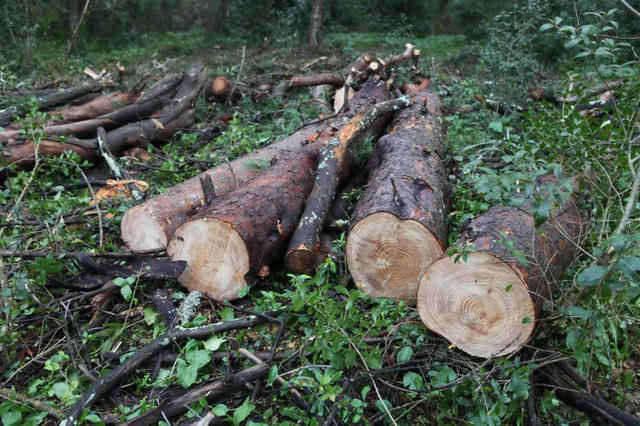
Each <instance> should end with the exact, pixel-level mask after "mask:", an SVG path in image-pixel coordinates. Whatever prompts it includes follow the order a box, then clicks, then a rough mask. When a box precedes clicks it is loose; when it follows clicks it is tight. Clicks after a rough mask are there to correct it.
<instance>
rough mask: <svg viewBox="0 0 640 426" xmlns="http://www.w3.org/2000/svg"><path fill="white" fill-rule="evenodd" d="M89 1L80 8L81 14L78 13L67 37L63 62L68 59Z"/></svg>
mask: <svg viewBox="0 0 640 426" xmlns="http://www.w3.org/2000/svg"><path fill="white" fill-rule="evenodd" d="M89 3H91V0H87V1H86V2H85V4H84V9H82V14H81V15H80V19H78V22H77V23H76V26H75V28H74V29H73V33H72V34H71V38H69V44H68V45H67V52H66V53H65V55H64V62H65V63H66V62H67V60H68V59H69V55H70V54H71V49H72V48H73V42H74V41H75V39H76V37H77V36H78V30H79V29H80V26H81V25H82V22H83V21H84V18H85V16H86V15H87V10H89Z"/></svg>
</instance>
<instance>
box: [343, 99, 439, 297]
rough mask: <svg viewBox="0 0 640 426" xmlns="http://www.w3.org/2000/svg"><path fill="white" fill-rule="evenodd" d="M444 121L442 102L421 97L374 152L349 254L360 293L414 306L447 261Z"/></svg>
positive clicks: (349, 243)
mask: <svg viewBox="0 0 640 426" xmlns="http://www.w3.org/2000/svg"><path fill="white" fill-rule="evenodd" d="M440 117H441V108H440V100H439V98H438V96H437V95H436V94H434V93H433V92H430V91H428V90H425V91H422V92H419V93H418V94H416V96H415V97H414V98H413V105H412V106H411V107H410V108H408V109H406V110H404V111H401V112H400V114H398V115H397V116H396V118H395V120H394V127H393V130H392V131H391V132H389V134H387V135H385V136H383V137H382V138H380V140H379V141H378V142H377V144H376V147H375V150H374V159H373V162H374V163H375V168H374V169H373V170H372V172H371V175H370V177H369V183H368V185H367V187H366V190H365V191H364V193H363V194H362V196H361V198H360V201H359V202H358V204H357V205H356V209H355V212H354V217H353V220H352V228H351V231H350V233H349V236H348V238H347V248H346V252H345V253H346V257H347V263H348V265H349V270H350V271H351V275H352V276H353V279H354V281H355V283H356V285H357V286H358V287H359V288H360V289H362V290H363V291H364V292H365V293H367V294H369V295H371V296H372V297H390V298H394V299H400V300H406V301H409V302H415V299H416V295H417V293H418V283H419V282H420V279H421V278H422V275H423V274H424V272H425V270H426V269H427V268H428V267H429V266H430V265H431V263H433V262H434V261H435V260H437V259H439V258H440V257H442V255H443V252H444V248H445V246H446V243H447V223H446V217H447V214H448V210H449V208H448V204H449V203H448V201H447V200H448V197H447V191H446V185H447V183H446V173H445V168H444V165H443V162H442V158H443V156H444V150H445V141H444V136H443V133H442V126H441V124H440Z"/></svg>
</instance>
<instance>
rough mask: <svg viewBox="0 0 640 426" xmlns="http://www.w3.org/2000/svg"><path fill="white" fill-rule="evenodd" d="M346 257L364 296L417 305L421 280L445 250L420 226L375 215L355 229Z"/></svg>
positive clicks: (387, 216) (383, 215)
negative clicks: (391, 299)
mask: <svg viewBox="0 0 640 426" xmlns="http://www.w3.org/2000/svg"><path fill="white" fill-rule="evenodd" d="M346 255H347V261H348V264H349V270H350V271H351V275H352V276H353V279H354V281H355V283H356V285H357V286H358V287H359V288H360V289H361V290H363V291H364V292H365V293H367V294H369V295H370V296H372V297H389V298H393V299H398V300H406V301H408V302H410V303H415V300H416V295H417V293H418V283H419V281H420V278H421V277H422V275H423V274H424V272H425V270H426V269H427V268H428V267H429V266H430V265H431V264H432V263H433V262H434V261H435V260H437V259H439V258H440V257H442V255H443V249H442V246H441V245H440V243H439V242H438V240H437V239H436V238H435V237H434V236H433V234H432V233H431V231H429V230H428V229H427V228H426V227H425V226H424V225H422V224H420V223H419V222H417V221H415V220H402V219H399V218H398V217H396V216H395V215H393V214H390V213H375V214H372V215H369V216H367V217H365V218H364V219H362V220H360V221H359V222H358V223H357V224H356V225H355V226H354V227H353V229H352V230H351V232H350V233H349V237H348V239H347V251H346Z"/></svg>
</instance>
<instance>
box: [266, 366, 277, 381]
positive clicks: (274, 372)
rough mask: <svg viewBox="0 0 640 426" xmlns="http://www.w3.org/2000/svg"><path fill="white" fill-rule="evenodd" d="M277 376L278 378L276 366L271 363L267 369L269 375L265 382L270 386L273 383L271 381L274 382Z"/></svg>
mask: <svg viewBox="0 0 640 426" xmlns="http://www.w3.org/2000/svg"><path fill="white" fill-rule="evenodd" d="M277 378H278V366H277V365H273V366H272V367H271V368H270V369H269V375H268V376H267V384H268V385H269V386H271V385H272V384H273V382H275V380H276V379H277Z"/></svg>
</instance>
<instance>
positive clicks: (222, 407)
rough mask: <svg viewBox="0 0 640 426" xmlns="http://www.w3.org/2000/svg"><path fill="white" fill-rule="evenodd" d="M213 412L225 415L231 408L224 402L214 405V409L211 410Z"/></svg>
mask: <svg viewBox="0 0 640 426" xmlns="http://www.w3.org/2000/svg"><path fill="white" fill-rule="evenodd" d="M211 412H212V413H213V414H215V415H216V416H218V417H224V416H226V415H227V413H228V412H229V408H228V407H227V406H226V405H224V404H218V405H216V406H215V407H213V410H211Z"/></svg>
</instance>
